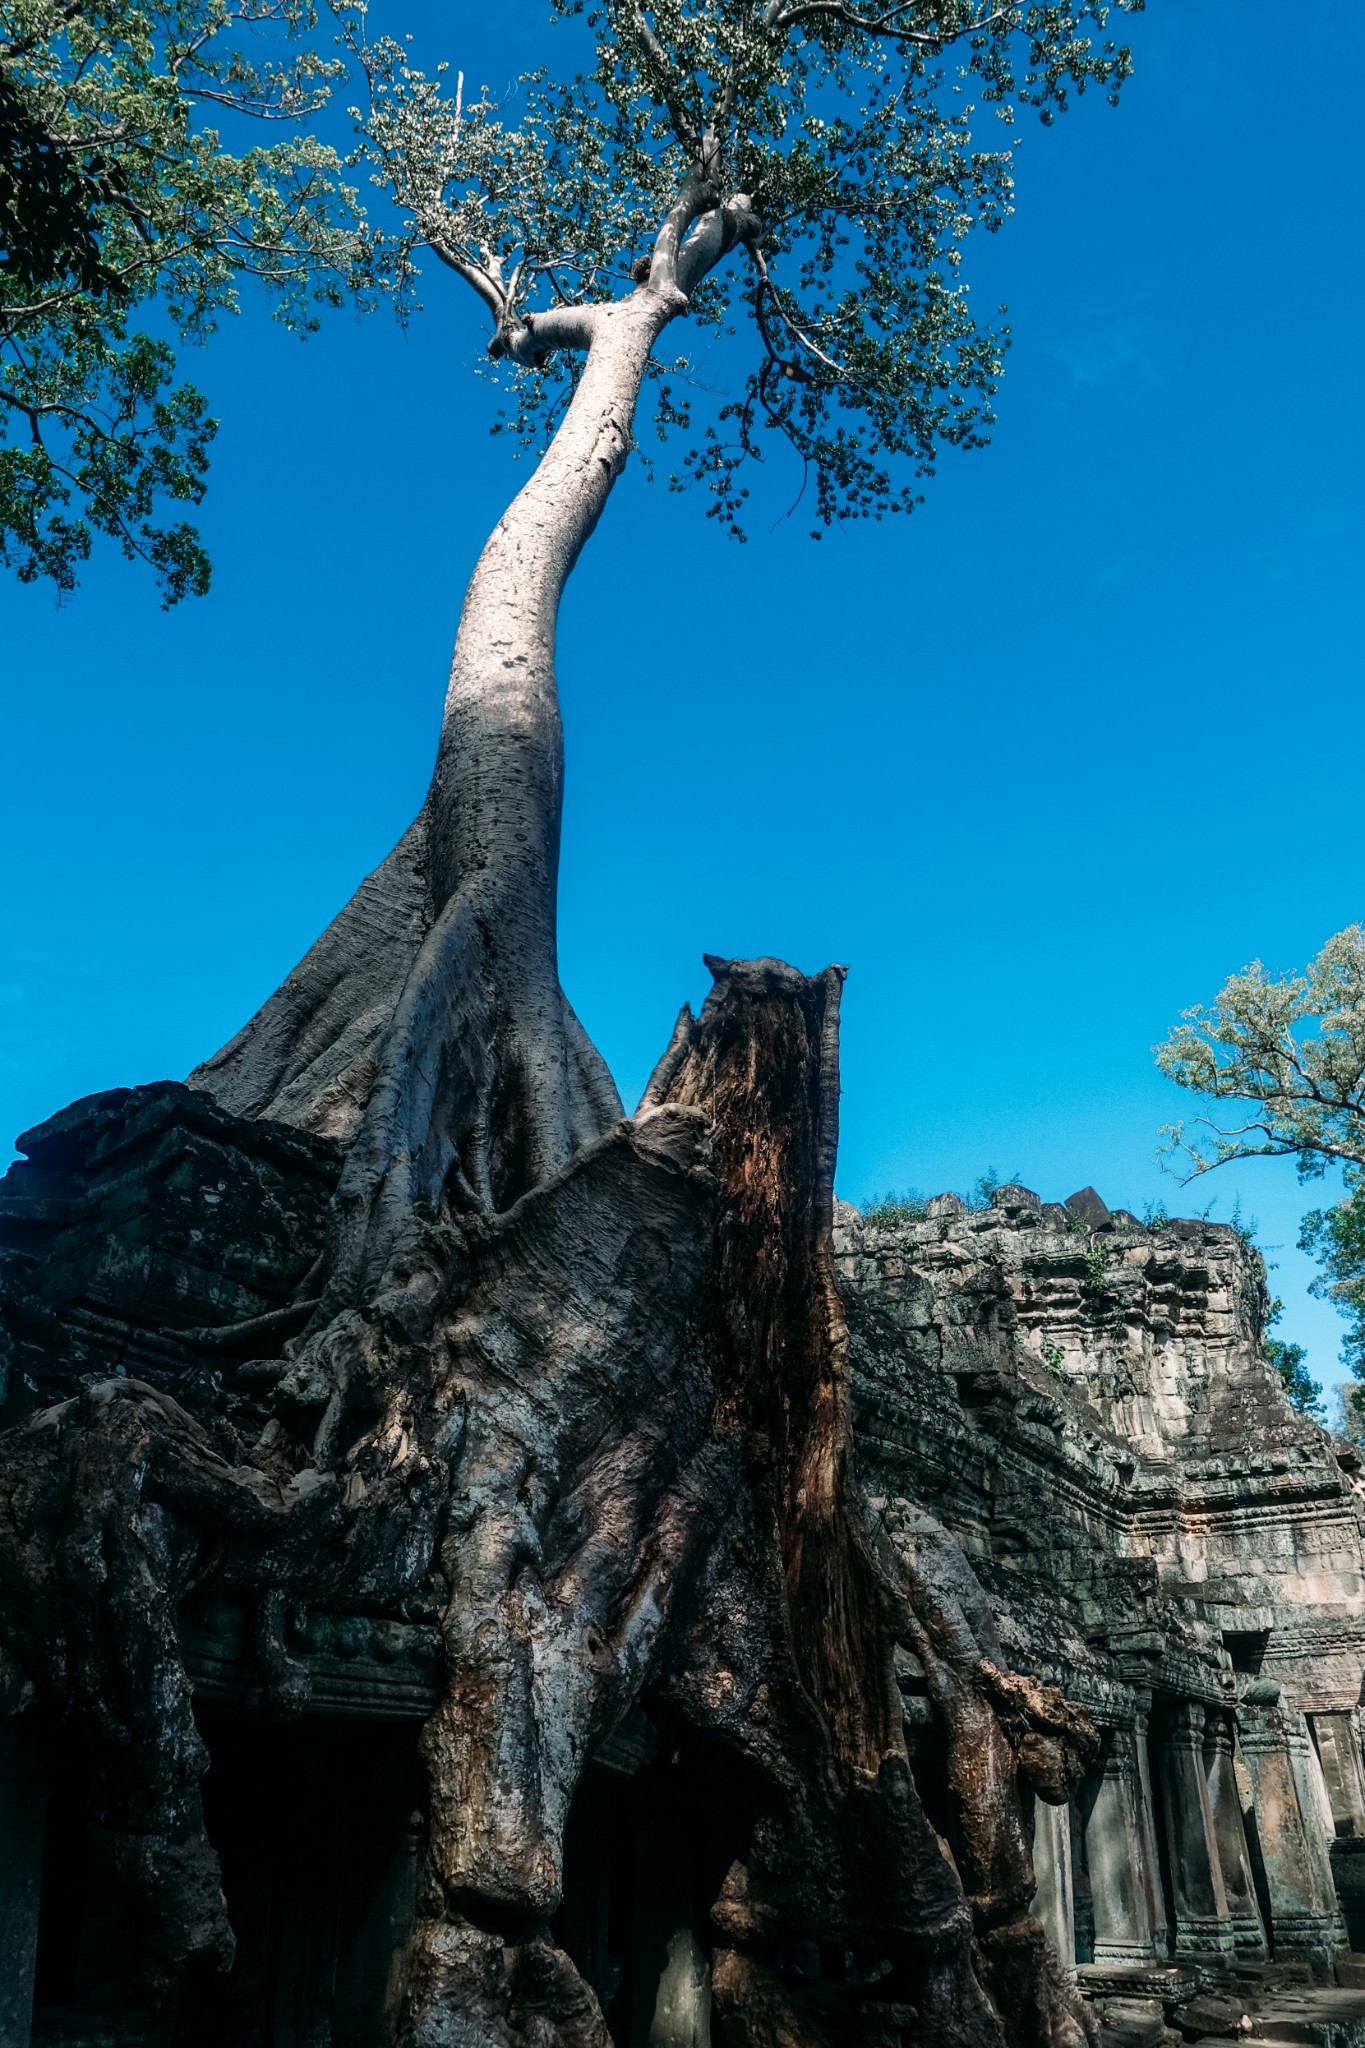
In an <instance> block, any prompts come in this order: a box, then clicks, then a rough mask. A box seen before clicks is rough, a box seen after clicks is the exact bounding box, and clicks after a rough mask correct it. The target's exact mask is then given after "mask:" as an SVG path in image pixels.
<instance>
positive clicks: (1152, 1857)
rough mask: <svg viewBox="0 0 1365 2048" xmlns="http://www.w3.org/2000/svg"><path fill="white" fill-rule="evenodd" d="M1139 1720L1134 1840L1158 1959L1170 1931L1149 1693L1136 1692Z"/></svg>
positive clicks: (1167, 1950) (1135, 1736) (1164, 1951)
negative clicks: (1150, 1741) (1155, 1793)
mask: <svg viewBox="0 0 1365 2048" xmlns="http://www.w3.org/2000/svg"><path fill="white" fill-rule="evenodd" d="M1138 1701H1139V1707H1140V1718H1139V1720H1138V1724H1137V1727H1136V1728H1135V1729H1134V1730H1133V1743H1134V1747H1135V1750H1136V1753H1137V1775H1138V1837H1139V1841H1140V1843H1141V1847H1142V1870H1141V1874H1142V1878H1143V1883H1144V1888H1145V1890H1146V1894H1147V1913H1148V1917H1149V1919H1150V1921H1151V1926H1152V1943H1153V1946H1154V1948H1155V1950H1156V1953H1157V1954H1158V1955H1159V1956H1165V1955H1169V1954H1170V1929H1169V1928H1168V1926H1167V1925H1166V1895H1165V1893H1164V1891H1163V1890H1162V1888H1161V1860H1160V1853H1159V1851H1158V1848H1157V1838H1156V1828H1157V1819H1156V1800H1155V1799H1154V1798H1153V1796H1152V1766H1151V1758H1150V1755H1149V1753H1148V1747H1147V1728H1148V1720H1149V1717H1150V1714H1151V1710H1152V1697H1151V1694H1150V1693H1139V1694H1138Z"/></svg>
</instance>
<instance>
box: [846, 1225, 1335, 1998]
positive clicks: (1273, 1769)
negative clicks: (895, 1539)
mask: <svg viewBox="0 0 1365 2048" xmlns="http://www.w3.org/2000/svg"><path fill="white" fill-rule="evenodd" d="M837 1246H838V1254H839V1272H840V1285H841V1288H842V1291H843V1294H844V1299H845V1302H846V1305H847V1310H848V1317H849V1324H850V1330H851V1335H852V1347H853V1361H854V1375H855V1385H856V1389H857V1422H858V1442H859V1447H860V1456H861V1459H862V1467H863V1479H864V1484H865V1486H866V1488H867V1490H868V1492H869V1495H870V1497H871V1498H872V1500H873V1502H874V1505H875V1507H876V1510H877V1512H878V1513H879V1514H880V1515H881V1516H883V1517H884V1518H885V1519H886V1520H887V1522H888V1523H889V1524H891V1525H897V1524H904V1523H906V1522H907V1521H909V1522H913V1521H914V1519H915V1518H916V1517H917V1516H922V1515H923V1514H924V1513H925V1511H926V1510H927V1511H928V1513H929V1514H931V1515H932V1516H934V1517H935V1518H936V1519H937V1520H938V1521H939V1522H940V1523H941V1524H942V1525H943V1526H944V1528H946V1529H947V1530H949V1531H950V1532H951V1533H952V1535H953V1536H954V1537H955V1538H956V1539H957V1541H958V1542H959V1543H960V1545H961V1547H962V1549H963V1551H964V1553H965V1554H966V1556H967V1557H968V1558H969V1559H970V1562H971V1566H972V1569H973V1572H974V1573H975V1576H976V1578H977V1579H978V1581H979V1582H980V1584H981V1586H982V1587H983V1589H984V1590H985V1591H986V1593H987V1594H988V1595H989V1597H990V1599H991V1600H992V1602H993V1603H994V1605H995V1607H996V1610H997V1614H998V1619H999V1628H1000V1634H1001V1638H1002V1640H1003V1642H1004V1644H1005V1647H1006V1650H1007V1652H1008V1654H1009V1657H1010V1660H1011V1662H1012V1663H1013V1664H1014V1665H1015V1666H1016V1668H1018V1669H1022V1670H1029V1671H1033V1672H1036V1673H1037V1674H1038V1675H1040V1676H1042V1677H1044V1678H1046V1679H1048V1680H1049V1681H1051V1682H1053V1683H1055V1684H1057V1685H1059V1686H1060V1687H1061V1688H1062V1690H1063V1691H1064V1692H1065V1693H1066V1694H1067V1696H1068V1697H1069V1698H1072V1699H1075V1700H1078V1701H1081V1702H1083V1703H1084V1704H1085V1705H1086V1706H1087V1707H1088V1708H1089V1710H1090V1711H1091V1713H1092V1714H1093V1716H1094V1718H1095V1720H1096V1721H1097V1723H1098V1724H1099V1725H1100V1727H1101V1728H1102V1730H1103V1731H1104V1749H1103V1754H1102V1757H1101V1761H1100V1763H1099V1765H1098V1766H1097V1768H1096V1770H1095V1772H1094V1773H1093V1774H1092V1777H1091V1779H1090V1780H1089V1781H1088V1782H1087V1784H1086V1785H1085V1786H1084V1787H1083V1788H1082V1790H1081V1793H1080V1795H1079V1797H1078V1799H1077V1800H1075V1801H1074V1802H1073V1803H1072V1808H1071V1812H1070V1815H1069V1829H1068V1834H1067V1839H1066V1840H1065V1842H1064V1843H1063V1844H1062V1845H1061V1847H1060V1848H1059V1845H1058V1844H1059V1838H1058V1836H1057V1831H1056V1826H1055V1823H1049V1835H1048V1839H1047V1841H1046V1842H1045V1843H1044V1844H1043V1845H1042V1853H1041V1854H1040V1855H1038V1857H1037V1862H1038V1865H1039V1868H1040V1870H1041V1871H1042V1872H1043V1873H1044V1877H1045V1882H1046V1885H1047V1891H1046V1894H1045V1896H1043V1897H1041V1898H1040V1901H1039V1908H1040V1911H1042V1913H1043V1917H1044V1918H1045V1920H1046V1921H1047V1922H1048V1924H1049V1926H1050V1927H1052V1928H1054V1929H1058V1930H1060V1933H1059V1945H1060V1946H1061V1948H1062V1950H1063V1954H1064V1959H1065V1960H1067V1961H1079V1962H1081V1963H1083V1964H1090V1963H1091V1962H1092V1960H1093V1962H1094V1963H1095V1964H1097V1965H1099V1966H1101V1967H1113V1968H1121V1967H1126V1966H1129V1965H1134V1964H1137V1963H1138V1962H1139V1960H1140V1959H1145V1958H1150V1959H1151V1960H1152V1961H1153V1962H1160V1961H1163V1960H1166V1959H1173V1960H1175V1961H1177V1962H1178V1961H1179V1960H1180V1959H1182V1958H1189V1959H1191V1960H1195V1959H1197V1960H1198V1961H1199V1962H1200V1963H1201V1964H1202V1965H1205V1966H1207V1967H1212V1968H1214V1969H1215V1970H1218V1969H1221V1970H1223V1972H1224V1974H1226V1972H1227V1970H1228V1969H1231V1968H1233V1967H1235V1966H1236V1964H1237V1963H1238V1961H1239V1959H1240V1960H1243V1961H1246V1962H1254V1963H1256V1964H1257V1965H1258V1966H1259V1965H1262V1964H1264V1963H1265V1962H1266V1961H1267V1960H1268V1961H1269V1962H1270V1964H1271V1965H1272V1967H1273V1968H1276V1969H1278V1970H1279V1971H1280V1972H1281V1973H1283V1971H1284V1969H1285V1968H1286V1967H1289V1966H1291V1965H1292V1964H1293V1963H1294V1962H1295V1961H1298V1962H1300V1963H1301V1964H1302V1965H1303V1967H1304V1968H1306V1969H1307V1970H1308V1971H1309V1972H1310V1974H1313V1975H1315V1976H1317V1977H1319V1978H1325V1977H1327V1976H1329V1975H1330V1974H1331V1973H1332V1971H1333V1969H1334V1959H1335V1957H1336V1956H1337V1955H1338V1954H1339V1953H1340V1951H1341V1950H1342V1949H1343V1948H1344V1947H1345V1945H1346V1942H1347V1939H1348V1935H1354V1936H1355V1937H1356V1938H1357V1939H1359V1940H1361V1943H1362V1946H1365V1928H1362V1920H1361V1914H1360V1901H1361V1895H1362V1892H1365V1885H1362V1883H1361V1878H1365V1863H1363V1864H1362V1865H1361V1870H1360V1874H1359V1876H1358V1875H1357V1870H1356V1861H1355V1855H1354V1847H1355V1843H1356V1841H1358V1840H1361V1838H1362V1837H1365V1809H1362V1804H1361V1801H1362V1774H1361V1729H1360V1696H1361V1679H1362V1671H1363V1670H1365V1555H1363V1553H1362V1493H1361V1485H1360V1476H1359V1475H1360V1464H1359V1458H1358V1454H1357V1453H1356V1451H1355V1450H1354V1448H1353V1447H1352V1446H1349V1445H1345V1444H1341V1443H1338V1442H1335V1441H1334V1440H1333V1439H1331V1438H1330V1437H1329V1436H1328V1435H1327V1434H1326V1432H1324V1431H1323V1430H1321V1429H1319V1428H1318V1427H1316V1426H1315V1425H1314V1424H1313V1423H1311V1422H1309V1421H1307V1420H1305V1419H1304V1418H1302V1417H1301V1416H1299V1415H1297V1414H1296V1413H1295V1412H1294V1410H1293V1409H1292V1408H1291V1407H1290V1405H1289V1403H1288V1401H1287V1399H1286V1397H1285V1394H1284V1390H1283V1387H1282V1384H1281V1382H1280V1380H1279V1379H1278V1376H1277V1375H1276V1374H1275V1372H1274V1371H1273V1369H1272V1368H1271V1366H1270V1365H1269V1364H1268V1362H1267V1360H1266V1358H1265V1354H1264V1343H1263V1338H1264V1329H1265V1316H1266V1311H1267V1307H1268V1299H1267V1294H1266V1289H1265V1279H1264V1271H1263V1268H1262V1265H1261V1262H1260V1259H1259V1257H1258V1255H1257V1254H1256V1253H1255V1252H1254V1251H1253V1250H1252V1249H1251V1248H1250V1247H1249V1246H1248V1245H1247V1244H1246V1242H1245V1241H1244V1240H1243V1238H1242V1237H1241V1236H1240V1235H1239V1234H1238V1232H1237V1231H1236V1230H1234V1229H1232V1228H1231V1227H1229V1226H1228V1225H1220V1224H1215V1223H1209V1222H1203V1221H1184V1220H1176V1221H1171V1222H1168V1223H1165V1224H1163V1225H1162V1226H1161V1227H1159V1228H1155V1229H1148V1228H1146V1227H1144V1226H1143V1225H1142V1224H1141V1223H1140V1222H1139V1221H1138V1220H1137V1219H1136V1218H1135V1217H1133V1216H1132V1215H1130V1214H1129V1213H1128V1212H1125V1211H1122V1210H1113V1211H1111V1210H1109V1209H1108V1208H1107V1206H1106V1205H1105V1204H1104V1203H1103V1201H1102V1200H1101V1199H1100V1198H1099V1197H1098V1196H1097V1195H1096V1194H1095V1191H1094V1190H1093V1189H1087V1190H1084V1191H1083V1193H1082V1194H1081V1195H1078V1196H1075V1197H1072V1198H1071V1200H1070V1201H1069V1202H1068V1203H1067V1204H1066V1205H1062V1204H1053V1203H1043V1202H1041V1201H1040V1200H1039V1199H1038V1197H1037V1196H1036V1195H1034V1194H1033V1193H1032V1192H1031V1191H1030V1190H1028V1189H1024V1188H1019V1187H1014V1186H1009V1187H1001V1188H997V1189H996V1190H995V1193H994V1195H993V1196H992V1199H991V1203H990V1206H989V1207H988V1208H985V1209H983V1210H979V1211H977V1210H969V1209H967V1208H966V1206H965V1205H964V1204H963V1203H962V1202H961V1201H960V1200H958V1199H957V1198H956V1197H939V1198H937V1199H936V1200H934V1201H931V1202H930V1203H929V1204H928V1205H927V1213H926V1214H925V1215H924V1216H923V1217H920V1218H911V1217H907V1216H905V1215H904V1214H899V1215H891V1216H883V1217H879V1216H877V1215H876V1214H875V1213H874V1214H873V1215H872V1216H870V1217H868V1218H863V1217H862V1216H860V1215H859V1214H858V1213H857V1212H856V1211H854V1210H852V1209H848V1208H843V1209H841V1211H840V1213H839V1216H838V1219H837ZM1363 1846H1365V1844H1363ZM1348 1922H1349V1925H1348V1924H1347V1923H1348ZM1068 1945H1069V1946H1070V1951H1071V1952H1070V1954H1069V1955H1067V1954H1066V1950H1067V1947H1068ZM1135 1995H1136V1994H1135ZM1149 1995H1155V1994H1149ZM1130 2017H1132V2016H1130ZM1132 2023H1133V2024H1134V2025H1136V2024H1137V2022H1136V2019H1135V2018H1133V2022H1132ZM1125 2024H1127V2022H1125ZM1134 2038H1137V2036H1136V2035H1135V2036H1134Z"/></svg>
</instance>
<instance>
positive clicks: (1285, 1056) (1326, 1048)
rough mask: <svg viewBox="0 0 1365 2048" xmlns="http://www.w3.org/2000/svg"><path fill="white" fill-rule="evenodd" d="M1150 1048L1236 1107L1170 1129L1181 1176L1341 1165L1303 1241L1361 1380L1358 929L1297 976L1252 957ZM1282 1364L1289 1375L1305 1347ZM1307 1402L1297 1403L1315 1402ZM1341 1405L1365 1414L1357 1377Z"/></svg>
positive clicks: (1364, 1063)
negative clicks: (1272, 1161) (1235, 1168)
mask: <svg viewBox="0 0 1365 2048" xmlns="http://www.w3.org/2000/svg"><path fill="white" fill-rule="evenodd" d="M1154 1051H1155V1053H1156V1058H1157V1064H1158V1066H1159V1067H1160V1068H1161V1070H1162V1072H1163V1073H1164V1074H1166V1075H1167V1076H1168V1078H1169V1079H1170V1080H1172V1081H1175V1082H1177V1083H1178V1084H1179V1085H1180V1086H1181V1087H1182V1088H1189V1089H1192V1090H1193V1091H1194V1092H1195V1093H1196V1094H1199V1095H1203V1096H1205V1097H1206V1098H1208V1099H1209V1101H1210V1103H1211V1104H1213V1105H1222V1104H1228V1105H1233V1106H1235V1113H1232V1114H1229V1113H1228V1112H1227V1111H1224V1110H1221V1109H1220V1110H1219V1111H1218V1113H1217V1114H1214V1113H1210V1114H1206V1115H1203V1116H1200V1117H1198V1118H1196V1120H1195V1125H1194V1131H1193V1134H1192V1135H1191V1134H1190V1133H1189V1132H1187V1128H1186V1126H1185V1125H1184V1124H1183V1123H1182V1124H1173V1125H1170V1126H1168V1127H1167V1129H1166V1132H1165V1133H1164V1135H1165V1137H1166V1138H1167V1141H1168V1144H1167V1151H1168V1155H1169V1156H1171V1157H1173V1158H1176V1159H1179V1160H1182V1161H1183V1163H1184V1165H1185V1168H1186V1176H1185V1177H1186V1178H1187V1179H1194V1178H1195V1177H1196V1176H1198V1175H1199V1174H1203V1173H1208V1172H1211V1171H1212V1169H1213V1168H1214V1167H1216V1166H1222V1165H1225V1164H1226V1163H1228V1162H1229V1161H1232V1160H1237V1159H1260V1158H1289V1159H1292V1160H1293V1161H1294V1163H1295V1166H1296V1168H1297V1170H1298V1175H1299V1178H1300V1180H1303V1181H1308V1180H1316V1179H1320V1178H1321V1177H1322V1176H1323V1175H1324V1174H1326V1173H1328V1172H1329V1171H1330V1170H1331V1169H1332V1168H1334V1167H1338V1168H1340V1169H1341V1171H1342V1175H1343V1178H1344V1182H1345V1189H1346V1196H1345V1200H1344V1201H1341V1202H1338V1203H1336V1204H1335V1205H1333V1206H1332V1207H1330V1208H1325V1209H1314V1210H1310V1211H1309V1213H1308V1214H1307V1215H1306V1216H1305V1218H1304V1221H1303V1227H1302V1231H1301V1234H1300V1238H1299V1244H1300V1247H1301V1249H1302V1250H1304V1251H1309V1252H1313V1253H1315V1254H1316V1255H1317V1257H1318V1258H1319V1260H1320V1261H1321V1265H1322V1272H1321V1274H1320V1276H1319V1277H1318V1279H1317V1280H1315V1281H1314V1283H1313V1291H1314V1293H1316V1294H1318V1295H1320V1296H1321V1297H1322V1298H1324V1299H1325V1300H1328V1301H1331V1302H1334V1303H1335V1304H1336V1306H1337V1307H1338V1308H1339V1309H1340V1310H1341V1311H1342V1313H1343V1315H1344V1316H1345V1317H1346V1319H1347V1335H1346V1339H1345V1342H1344V1345H1343V1348H1342V1355H1343V1358H1344V1360H1345V1362H1346V1363H1347V1364H1348V1365H1349V1366H1350V1368H1351V1370H1352V1372H1353V1374H1354V1375H1355V1377H1356V1379H1357V1380H1359V1381H1362V1382H1365V930H1362V928H1361V926H1360V925H1358V924H1353V925H1349V926H1348V927H1347V929H1346V930H1345V931H1342V932H1338V933H1337V934H1336V935H1335V937H1333V938H1331V939H1329V940H1328V941H1327V944H1326V945H1325V946H1324V947H1323V948H1322V951H1321V952H1320V953H1319V954H1318V955H1317V957H1316V959H1314V960H1312V961H1310V962H1309V965H1308V966H1307V968H1306V969H1305V970H1304V971H1303V973H1301V974H1286V975H1273V974H1270V973H1268V972H1267V970H1266V969H1265V967H1264V966H1263V965H1262V964H1261V962H1260V961H1259V960H1254V961H1253V962H1252V963H1251V965H1250V966H1249V967H1246V968H1243V970H1242V972H1241V973H1240V974H1234V975H1232V976H1231V977H1230V979H1229V980H1228V981H1227V982H1226V983H1225V985H1224V987H1223V988H1222V989H1221V990H1220V992H1219V994H1218V997H1217V1000H1216V1001H1215V1002H1213V1003H1212V1004H1209V1005H1207V1006H1204V1005H1196V1006H1195V1007H1194V1008H1193V1009H1190V1010H1186V1011H1185V1012H1184V1014H1183V1016H1182V1018H1181V1020H1180V1022H1179V1024H1177V1025H1176V1027H1175V1029H1174V1030H1173V1031H1172V1033H1171V1035H1170V1037H1169V1038H1168V1039H1167V1040H1166V1042H1165V1043H1164V1044H1163V1045H1159V1046H1157V1047H1155V1048H1154ZM1280 1348H1281V1350H1287V1351H1289V1352H1295V1351H1298V1349H1299V1347H1297V1346H1292V1345H1291V1346H1287V1347H1285V1346H1281V1347H1280ZM1273 1349H1274V1346H1272V1350H1273ZM1276 1363H1277V1364H1279V1365H1280V1369H1281V1371H1282V1372H1285V1364H1284V1363H1283V1362H1281V1361H1280V1360H1279V1359H1277V1360H1276ZM1288 1367H1289V1371H1288V1373H1286V1378H1287V1379H1289V1378H1291V1377H1292V1376H1293V1375H1294V1373H1295V1371H1296V1369H1299V1368H1301V1367H1302V1357H1301V1355H1300V1357H1299V1358H1298V1359H1293V1358H1290V1359H1289V1360H1288ZM1302 1378H1303V1383H1304V1386H1305V1387H1311V1386H1312V1384H1313V1383H1312V1382H1311V1381H1309V1380H1308V1379H1307V1375H1306V1371H1305V1372H1303V1374H1302ZM1292 1398H1293V1388H1292V1386H1291V1399H1292ZM1315 1401H1316V1396H1315V1395H1311V1396H1309V1397H1308V1398H1307V1399H1305V1400H1304V1401H1302V1402H1301V1403H1299V1404H1298V1405H1302V1406H1304V1407H1305V1408H1306V1409H1308V1411H1309V1412H1314V1403H1315ZM1346 1406H1347V1408H1348V1410H1349V1411H1350V1414H1351V1416H1352V1418H1353V1420H1354V1422H1355V1424H1356V1425H1357V1426H1360V1425H1362V1424H1365V1384H1363V1385H1361V1386H1358V1387H1354V1388H1351V1389H1349V1390H1348V1392H1347V1396H1346Z"/></svg>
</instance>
